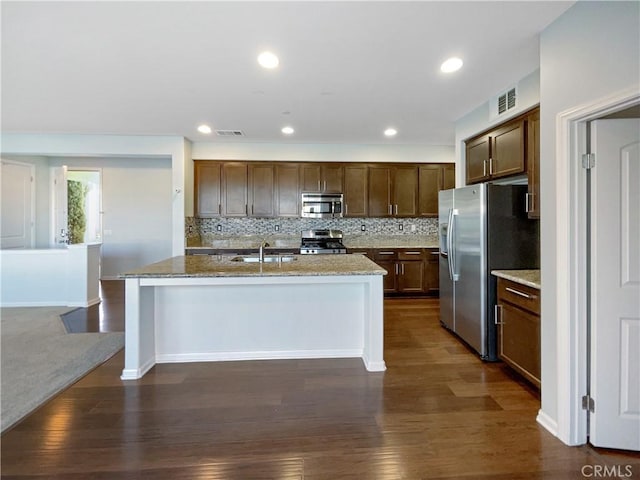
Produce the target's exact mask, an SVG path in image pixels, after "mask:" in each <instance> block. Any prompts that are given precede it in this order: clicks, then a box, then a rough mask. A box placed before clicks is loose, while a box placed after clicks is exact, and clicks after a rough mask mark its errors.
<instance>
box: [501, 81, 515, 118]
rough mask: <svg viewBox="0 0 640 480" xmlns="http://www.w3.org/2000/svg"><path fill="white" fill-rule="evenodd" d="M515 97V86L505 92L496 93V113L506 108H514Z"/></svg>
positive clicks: (502, 111) (504, 110) (503, 111)
mask: <svg viewBox="0 0 640 480" xmlns="http://www.w3.org/2000/svg"><path fill="white" fill-rule="evenodd" d="M517 97H518V95H517V92H516V87H513V88H510V89H509V90H507V91H506V92H504V93H501V94H500V95H498V102H497V105H498V115H502V114H503V113H505V112H507V111H508V110H511V109H512V108H515V107H516V99H517Z"/></svg>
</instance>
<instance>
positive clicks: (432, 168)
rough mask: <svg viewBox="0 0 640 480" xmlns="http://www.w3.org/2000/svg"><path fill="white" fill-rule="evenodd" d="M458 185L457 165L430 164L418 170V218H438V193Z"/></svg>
mask: <svg viewBox="0 0 640 480" xmlns="http://www.w3.org/2000/svg"><path fill="white" fill-rule="evenodd" d="M455 185H456V179H455V165H454V164H453V163H446V164H437V163H436V164H428V165H421V166H420V167H419V168H418V192H419V196H418V216H420V217H437V216H438V192H439V191H440V190H448V189H450V188H454V187H455Z"/></svg>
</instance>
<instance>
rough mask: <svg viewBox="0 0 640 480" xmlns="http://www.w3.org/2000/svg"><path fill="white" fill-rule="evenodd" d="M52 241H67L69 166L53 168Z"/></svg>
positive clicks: (59, 242)
mask: <svg viewBox="0 0 640 480" xmlns="http://www.w3.org/2000/svg"><path fill="white" fill-rule="evenodd" d="M51 180H52V186H51V192H52V201H51V208H52V212H51V225H52V232H51V241H52V243H53V244H54V245H60V244H63V243H67V239H68V237H67V230H68V208H69V207H68V205H67V167H66V165H63V166H62V167H52V168H51Z"/></svg>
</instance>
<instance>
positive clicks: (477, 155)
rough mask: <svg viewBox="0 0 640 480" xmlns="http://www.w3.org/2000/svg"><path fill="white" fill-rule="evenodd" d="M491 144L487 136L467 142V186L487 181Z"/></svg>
mask: <svg viewBox="0 0 640 480" xmlns="http://www.w3.org/2000/svg"><path fill="white" fill-rule="evenodd" d="M490 148H491V142H490V139H489V136H488V135H482V136H480V137H476V138H474V139H472V140H469V141H468V142H467V145H466V163H467V167H466V168H467V184H470V183H478V182H484V181H485V180H488V179H489V166H488V165H487V164H488V162H489V156H490Z"/></svg>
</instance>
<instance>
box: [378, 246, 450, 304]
mask: <svg viewBox="0 0 640 480" xmlns="http://www.w3.org/2000/svg"><path fill="white" fill-rule="evenodd" d="M431 251H433V249H425V248H413V249H406V248H402V249H395V248H389V249H372V250H371V254H370V258H372V260H373V261H374V262H376V263H377V264H378V265H380V266H381V267H382V268H384V269H385V270H386V271H387V274H386V275H385V276H384V279H383V285H384V293H386V294H389V295H393V296H402V295H425V294H428V295H437V294H438V292H439V285H438V284H439V281H438V264H437V263H435V264H434V263H433V260H432V258H431V257H432V256H431V255H430V252H431Z"/></svg>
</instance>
